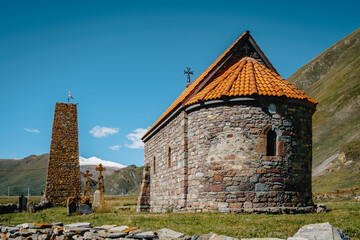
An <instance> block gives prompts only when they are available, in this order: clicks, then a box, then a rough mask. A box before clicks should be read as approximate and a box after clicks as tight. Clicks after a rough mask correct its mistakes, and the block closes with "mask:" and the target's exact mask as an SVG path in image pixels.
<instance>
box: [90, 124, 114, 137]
mask: <svg viewBox="0 0 360 240" xmlns="http://www.w3.org/2000/svg"><path fill="white" fill-rule="evenodd" d="M118 132H119V129H118V128H109V127H101V126H99V125H97V126H95V127H93V129H91V130H90V133H91V134H92V135H93V136H94V137H96V138H102V137H106V136H108V135H111V134H115V133H118Z"/></svg>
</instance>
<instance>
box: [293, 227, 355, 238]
mask: <svg viewBox="0 0 360 240" xmlns="http://www.w3.org/2000/svg"><path fill="white" fill-rule="evenodd" d="M294 237H302V238H305V239H308V240H329V239H333V240H350V238H349V237H348V236H346V235H345V234H344V233H343V232H342V231H341V230H340V229H338V228H335V227H333V226H331V225H330V224H329V223H317V224H310V225H305V226H303V227H301V228H300V229H299V231H298V232H297V233H296V234H295V235H294Z"/></svg>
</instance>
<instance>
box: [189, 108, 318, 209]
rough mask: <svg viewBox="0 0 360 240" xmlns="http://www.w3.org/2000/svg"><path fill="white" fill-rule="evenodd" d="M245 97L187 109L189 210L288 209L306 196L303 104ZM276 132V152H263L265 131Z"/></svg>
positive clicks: (307, 119) (308, 139)
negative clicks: (243, 100)
mask: <svg viewBox="0 0 360 240" xmlns="http://www.w3.org/2000/svg"><path fill="white" fill-rule="evenodd" d="M270 103H271V102H267V101H260V102H259V101H257V102H255V101H249V102H248V103H242V104H239V105H233V104H222V105H217V106H214V105H213V106H210V107H207V108H201V109H198V110H194V111H192V112H190V113H189V116H188V138H189V153H188V154H189V159H188V167H189V179H188V191H189V194H188V199H187V203H188V205H187V208H188V210H191V211H220V212H243V211H249V212H251V211H252V210H253V209H259V208H274V207H275V208H281V207H288V208H294V207H299V206H302V207H303V206H306V204H307V202H309V201H310V200H311V197H312V193H311V165H312V145H311V144H312V134H311V131H312V130H311V127H312V114H313V110H311V109H308V108H305V107H304V106H301V105H297V104H291V103H284V102H280V101H279V102H273V103H275V105H276V107H277V109H276V113H270V112H269V110H268V106H269V104H270ZM267 129H270V130H271V129H272V130H274V131H275V132H276V135H277V138H276V146H277V150H276V156H266V144H267V140H266V130H267Z"/></svg>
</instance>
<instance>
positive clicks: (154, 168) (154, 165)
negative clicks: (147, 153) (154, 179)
mask: <svg viewBox="0 0 360 240" xmlns="http://www.w3.org/2000/svg"><path fill="white" fill-rule="evenodd" d="M153 173H154V174H155V173H156V158H155V156H154V160H153Z"/></svg>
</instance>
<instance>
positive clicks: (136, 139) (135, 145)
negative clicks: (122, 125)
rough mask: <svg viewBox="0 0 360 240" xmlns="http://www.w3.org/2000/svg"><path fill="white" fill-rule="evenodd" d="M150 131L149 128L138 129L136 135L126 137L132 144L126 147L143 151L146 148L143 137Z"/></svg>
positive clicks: (131, 134) (135, 131)
mask: <svg viewBox="0 0 360 240" xmlns="http://www.w3.org/2000/svg"><path fill="white" fill-rule="evenodd" d="M148 130H149V128H146V129H144V128H138V129H135V130H134V133H130V134H128V135H126V137H127V139H129V140H130V141H131V142H132V143H131V144H125V146H126V147H128V148H132V149H141V148H144V143H143V142H142V140H141V137H142V136H144V134H145V133H146V132H147V131H148Z"/></svg>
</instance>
